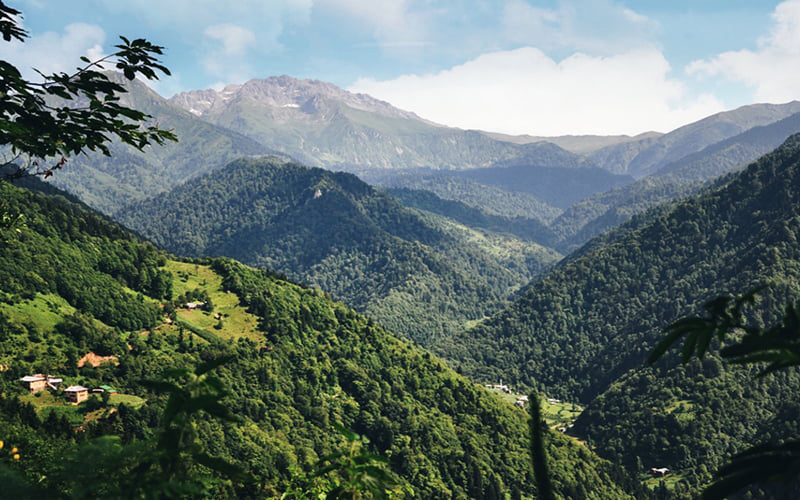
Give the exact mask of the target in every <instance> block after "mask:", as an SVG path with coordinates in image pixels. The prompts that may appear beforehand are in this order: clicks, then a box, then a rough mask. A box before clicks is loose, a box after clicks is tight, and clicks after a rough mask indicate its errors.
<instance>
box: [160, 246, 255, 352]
mask: <svg viewBox="0 0 800 500" xmlns="http://www.w3.org/2000/svg"><path fill="white" fill-rule="evenodd" d="M166 269H167V270H168V271H170V272H171V273H172V274H173V276H175V279H174V281H173V283H172V290H173V294H174V295H175V296H178V295H182V294H184V293H186V292H188V291H191V290H194V289H196V288H200V289H203V290H206V291H207V292H208V295H209V297H210V298H211V303H212V304H213V306H214V310H213V311H200V310H193V311H190V310H188V309H179V310H178V313H177V316H178V319H179V320H180V321H181V322H183V323H185V324H186V325H187V326H188V327H190V328H192V329H198V330H206V331H208V332H210V333H212V334H213V335H215V336H217V337H220V338H222V339H226V340H232V339H237V338H239V337H245V338H248V339H250V340H253V341H255V342H259V343H264V334H263V333H262V332H260V331H259V330H258V318H257V317H256V316H254V315H252V314H250V313H248V312H247V311H246V310H245V308H244V307H242V306H241V305H239V297H238V296H237V295H236V294H235V293H228V292H227V291H225V290H223V289H222V277H221V276H219V275H218V274H216V273H215V272H214V271H213V270H211V268H210V267H208V266H203V265H199V264H191V263H186V262H176V261H169V262H168V263H167V265H166ZM215 314H218V315H219V318H216V317H215Z"/></svg>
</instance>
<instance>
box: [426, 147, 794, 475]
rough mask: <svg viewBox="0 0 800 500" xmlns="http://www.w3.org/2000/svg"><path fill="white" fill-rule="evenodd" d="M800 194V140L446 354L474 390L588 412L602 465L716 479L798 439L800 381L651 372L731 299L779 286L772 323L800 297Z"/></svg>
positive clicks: (607, 244)
mask: <svg viewBox="0 0 800 500" xmlns="http://www.w3.org/2000/svg"><path fill="white" fill-rule="evenodd" d="M798 185H800V135H795V136H792V137H791V138H789V139H788V140H787V141H786V142H785V143H784V144H783V145H782V146H781V147H780V148H778V149H777V150H775V151H774V152H772V153H770V154H768V155H766V156H764V157H763V158H761V159H760V160H759V161H757V162H756V163H754V164H752V165H750V166H749V167H747V168H746V169H745V170H744V171H743V172H741V173H738V174H735V175H729V176H727V177H725V178H723V179H722V180H720V181H718V182H717V183H716V184H715V185H714V186H713V187H710V188H708V189H705V190H704V191H702V192H701V193H700V194H698V195H697V196H695V197H692V198H689V199H687V200H685V201H683V202H680V203H676V204H673V205H671V206H668V207H663V208H660V209H658V210H656V211H653V212H650V213H647V214H644V215H643V216H639V217H636V218H634V219H633V220H632V221H630V222H629V223H627V224H626V225H623V226H622V227H620V228H619V229H617V230H615V231H613V232H612V233H611V234H610V235H608V236H605V237H604V238H603V239H602V240H601V241H600V242H598V243H593V242H590V243H589V244H588V245H586V246H585V247H584V248H583V249H581V250H580V251H579V252H577V253H576V254H573V255H572V256H570V257H569V258H567V259H566V260H565V261H563V262H562V263H561V264H559V266H557V268H556V269H554V270H553V271H552V272H550V273H548V274H547V275H546V276H544V277H542V278H540V279H538V280H536V281H534V282H533V283H531V284H530V285H529V287H528V288H527V290H526V291H525V292H524V293H523V294H522V296H521V297H520V298H519V300H517V301H516V302H515V303H514V304H513V305H511V306H510V307H508V308H507V309H505V310H504V311H503V312H501V313H498V314H496V315H494V316H493V317H492V318H491V319H490V320H487V321H486V322H484V323H483V324H481V325H478V326H476V327H475V328H472V329H470V330H466V331H464V332H462V333H460V334H458V335H456V336H455V337H452V338H449V339H442V340H441V341H440V342H439V343H438V344H437V346H436V349H435V350H436V352H438V353H440V354H442V355H444V356H445V357H446V358H448V359H450V360H452V362H453V363H454V364H455V366H457V368H458V369H459V370H461V371H463V372H464V373H467V374H468V375H470V376H471V377H472V378H473V379H474V380H478V381H481V380H494V379H497V378H500V377H502V378H503V379H504V380H508V381H511V382H512V383H515V384H524V385H526V386H529V387H537V388H541V389H544V390H545V391H547V392H548V393H551V394H555V395H557V397H559V396H560V397H564V398H570V399H575V400H577V401H580V402H582V403H584V404H587V405H588V408H587V410H586V411H585V412H584V413H583V414H582V415H581V417H580V418H579V419H578V422H576V425H575V431H576V433H577V435H579V436H581V437H583V438H586V439H590V440H591V441H592V442H593V443H594V444H595V446H596V447H597V450H598V452H599V453H600V454H601V455H602V456H605V457H607V458H611V459H614V460H617V461H619V462H621V463H624V464H626V465H627V466H629V467H631V468H632V469H635V468H636V467H637V466H636V465H635V464H637V463H639V464H640V463H642V462H643V463H644V464H652V465H649V466H651V467H652V466H661V465H658V464H665V465H666V464H669V465H666V466H668V467H671V468H674V469H676V470H677V471H678V472H679V473H680V474H682V477H685V478H686V479H687V481H688V482H689V484H702V483H704V482H707V481H708V480H709V479H710V472H713V471H714V470H715V468H716V467H718V466H719V465H721V464H722V463H724V461H725V460H727V458H728V457H730V455H731V454H732V453H734V452H736V451H737V450H741V449H742V448H743V447H744V446H747V445H753V444H756V443H757V442H758V441H759V440H761V439H772V440H780V439H783V438H786V437H788V436H791V435H795V436H796V435H797V432H798V429H797V425H796V423H797V422H796V419H795V418H794V417H788V416H789V415H796V414H797V413H796V412H797V411H798V408H797V403H796V402H797V401H798V396H800V374H798V373H797V372H792V373H791V374H787V375H785V376H784V375H781V376H779V377H771V378H769V379H764V380H760V381H755V382H754V381H753V380H752V375H753V373H754V372H753V371H752V370H743V369H735V368H733V367H728V368H727V369H726V368H725V367H723V365H722V363H721V362H720V361H719V359H718V358H717V357H714V356H711V357H710V358H709V359H706V360H704V361H703V362H691V363H689V364H688V365H686V366H685V367H684V366H680V365H679V364H678V362H677V361H676V360H675V358H674V357H673V358H671V359H669V360H666V361H663V362H662V363H661V364H659V365H657V366H656V367H655V368H652V369H651V368H644V367H642V362H643V360H644V358H645V357H646V356H647V354H648V353H649V352H650V351H651V350H652V348H653V346H654V345H655V343H656V342H657V341H658V340H659V339H660V338H661V336H662V333H661V330H662V328H663V327H664V326H666V325H668V324H669V323H671V322H672V321H674V320H676V319H677V318H679V317H683V316H686V315H689V314H692V313H695V312H696V311H697V310H698V308H699V306H700V305H701V304H702V303H703V302H705V301H706V300H708V299H710V298H713V297H715V296H717V295H719V294H721V293H742V292H744V291H745V290H748V289H750V288H752V287H754V286H755V285H758V284H762V283H771V284H772V286H771V287H770V289H769V290H768V291H765V292H764V293H763V299H762V300H761V301H760V303H759V305H758V306H757V307H755V308H753V309H752V314H753V319H754V320H757V321H759V322H763V323H768V322H770V321H771V320H774V319H775V318H777V317H779V316H780V315H781V314H782V309H783V306H784V304H786V303H787V302H788V301H792V300H796V299H798V298H800V291H798V289H797V282H798V279H799V278H800V247H798V245H797V238H798V236H800V225H798V217H797V214H798V213H800V192H798V190H797V189H796V186H798ZM731 403H732V404H731ZM722 407H724V408H725V411H720V408H722ZM637 457H638V459H637ZM700 464H703V466H702V467H700V466H699V465H700Z"/></svg>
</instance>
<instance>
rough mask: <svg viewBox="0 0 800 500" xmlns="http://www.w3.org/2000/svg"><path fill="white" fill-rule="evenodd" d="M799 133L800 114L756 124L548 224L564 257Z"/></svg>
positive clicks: (573, 208)
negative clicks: (600, 235)
mask: <svg viewBox="0 0 800 500" xmlns="http://www.w3.org/2000/svg"><path fill="white" fill-rule="evenodd" d="M798 132H800V113H796V114H793V115H790V116H788V117H786V118H784V119H782V120H779V121H777V122H774V123H771V124H769V125H763V126H757V127H753V128H750V129H748V130H747V131H745V132H742V133H741V134H738V135H735V136H733V137H730V138H728V139H725V140H722V141H720V142H717V143H714V144H712V145H710V146H708V147H706V148H705V149H703V150H702V151H699V152H697V153H692V154H690V155H688V156H686V157H684V158H681V159H680V160H678V161H675V162H672V163H669V164H667V165H665V166H663V167H661V168H660V169H659V170H658V171H656V172H655V173H653V174H652V175H649V176H647V177H644V178H642V179H639V180H638V181H636V182H634V183H631V184H628V185H625V186H621V187H618V188H614V189H610V190H608V191H605V192H603V193H600V194H596V195H594V196H592V197H589V198H587V199H585V200H583V201H580V202H578V203H575V204H574V205H572V206H571V207H569V208H568V209H567V210H565V211H564V212H563V213H562V214H561V215H560V216H559V217H558V218H557V219H555V220H554V221H552V222H551V223H550V227H551V228H552V230H553V231H554V232H555V233H557V234H558V235H559V238H558V239H557V240H555V241H553V242H552V243H551V246H553V247H555V248H558V249H559V251H561V252H563V253H568V252H569V251H570V250H572V249H575V248H577V247H578V246H580V245H582V244H583V243H585V242H586V241H588V240H589V239H590V238H592V237H593V236H596V235H598V234H601V233H603V232H605V231H608V230H610V229H611V228H613V227H616V226H618V225H619V224H622V223H623V222H625V221H627V220H628V219H630V218H631V217H632V216H633V215H634V214H637V213H641V212H644V211H645V210H646V209H647V208H649V207H652V206H655V205H657V204H659V203H665V202H668V201H671V200H675V199H678V198H681V197H685V196H688V195H690V194H692V193H694V192H697V191H698V190H699V189H701V188H702V187H703V186H704V185H705V184H706V183H707V182H709V181H711V180H712V179H715V178H717V177H719V176H720V175H723V174H725V173H728V172H730V171H733V170H736V169H737V168H741V167H743V166H745V165H746V164H747V163H749V162H752V161H754V160H756V159H757V158H758V157H760V156H762V155H764V154H766V153H768V152H769V151H772V150H773V149H775V148H776V147H778V146H779V145H780V144H781V143H783V142H784V141H785V140H786V138H787V137H789V136H790V135H792V134H796V133H798Z"/></svg>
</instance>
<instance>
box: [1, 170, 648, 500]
mask: <svg viewBox="0 0 800 500" xmlns="http://www.w3.org/2000/svg"><path fill="white" fill-rule="evenodd" d="M0 194H2V199H3V200H4V202H5V209H6V210H8V211H9V213H11V212H13V213H18V214H22V216H23V217H24V222H25V224H24V225H23V226H21V227H18V229H19V232H17V231H16V230H15V229H14V228H8V227H5V226H4V227H3V228H1V229H0V241H2V244H0V277H2V279H0V299H2V300H0V366H2V371H0V394H2V395H0V428H2V429H3V436H2V437H3V441H4V442H5V443H7V445H8V446H7V449H10V447H11V446H14V447H15V452H16V451H17V450H18V451H19V453H20V455H21V459H20V460H18V461H15V463H14V464H13V465H14V467H13V469H12V468H10V467H6V464H3V465H2V467H0V473H2V474H3V478H4V490H5V489H6V488H8V487H11V488H13V487H14V486H15V485H18V484H19V483H16V484H15V481H23V480H24V479H23V478H28V480H29V481H30V483H31V484H35V485H36V486H37V487H39V488H45V489H47V491H48V492H49V493H48V496H51V495H52V496H78V495H79V494H80V492H87V491H97V492H101V491H104V490H103V489H102V486H100V485H102V481H108V477H107V475H101V476H98V475H97V470H95V467H100V469H102V470H105V467H108V466H109V464H108V463H103V464H99V463H96V462H97V460H99V459H102V457H104V456H110V455H113V456H114V457H117V458H121V459H122V461H121V462H118V463H117V462H115V463H114V465H113V466H114V467H115V472H116V473H118V474H125V473H126V471H127V470H128V468H130V467H132V466H131V460H136V459H137V458H136V457H137V456H139V455H138V454H141V453H142V452H143V450H145V449H146V446H147V445H146V443H147V442H148V439H149V438H150V437H151V436H152V435H153V432H154V427H155V426H156V425H158V421H159V420H160V418H159V415H160V414H161V413H162V412H163V411H164V407H165V403H166V401H165V398H164V397H163V396H161V395H158V394H156V393H154V392H152V391H151V390H150V389H147V388H146V387H145V386H144V385H143V384H141V380H143V379H153V378H156V377H158V376H159V375H160V374H161V373H163V372H165V371H170V372H174V371H175V369H179V368H183V367H192V366H196V365H197V364H198V363H200V362H201V361H207V360H210V359H215V358H218V357H220V356H223V355H230V356H232V360H231V361H229V362H228V363H227V364H223V365H222V366H220V367H219V368H217V369H215V374H216V375H217V376H218V377H219V379H220V380H221V381H222V382H223V383H224V384H225V385H226V386H228V387H229V388H230V390H231V396H229V397H227V398H226V399H225V400H223V404H224V405H225V406H226V407H228V408H229V409H230V410H231V411H232V412H233V413H234V414H235V415H236V416H237V417H238V419H239V420H238V421H237V422H224V423H223V422H221V421H219V420H217V419H214V418H203V417H198V418H197V420H196V422H195V425H196V428H197V432H196V439H197V440H198V444H200V445H201V446H203V447H204V449H205V450H208V452H209V453H211V454H212V455H214V456H217V457H220V458H223V459H225V460H228V461H230V462H232V463H234V464H236V465H238V466H240V467H242V468H243V469H244V470H245V471H246V472H247V473H248V474H249V475H251V476H252V478H253V480H252V481H247V482H239V481H234V482H232V483H226V482H223V486H222V487H223V488H224V489H223V490H222V491H221V492H219V494H220V495H222V496H228V497H236V498H265V497H275V496H279V495H280V494H281V492H282V491H284V488H285V487H286V486H287V484H288V482H289V480H290V477H291V475H292V470H293V469H294V468H298V469H300V470H309V469H310V467H311V465H312V464H313V463H315V462H316V460H317V459H318V457H320V456H323V455H325V454H327V453H329V452H331V451H332V450H337V449H338V447H340V446H345V443H343V442H342V441H343V440H341V439H339V438H337V437H336V436H337V434H336V432H335V431H334V430H333V429H332V425H333V424H336V425H342V426H345V427H346V428H349V429H352V430H354V431H356V432H358V433H360V434H363V435H364V436H366V437H367V438H368V439H369V442H370V443H371V444H370V445H369V446H370V450H371V451H372V452H377V453H380V454H382V455H385V456H387V457H388V458H389V462H388V463H389V466H390V467H391V468H392V469H393V470H394V471H395V473H397V474H398V475H399V476H400V478H401V480H402V481H403V483H404V484H407V485H409V486H410V487H411V488H413V491H414V492H415V494H416V495H417V496H419V497H421V498H465V497H472V498H503V497H504V496H505V495H506V494H512V495H516V496H517V497H530V496H531V495H533V494H534V487H533V479H532V477H531V471H530V465H529V463H530V462H529V459H528V450H527V448H528V445H527V442H528V437H527V433H526V429H527V425H526V423H525V417H526V414H525V412H524V411H521V410H519V409H516V408H514V407H513V406H512V405H511V404H510V403H509V402H507V401H504V400H501V399H500V398H499V397H497V396H496V395H495V394H493V393H491V392H490V391H488V390H487V389H485V388H483V387H481V386H478V385H476V384H474V383H472V382H470V381H468V380H467V379H465V378H464V377H463V376H460V375H458V374H456V373H455V372H454V371H453V370H451V369H450V368H448V367H447V366H446V365H445V364H444V363H443V362H441V361H440V360H438V359H437V358H436V357H434V356H432V355H431V354H430V353H428V352H425V351H423V350H422V349H420V348H419V347H416V346H413V345H411V344H409V343H408V342H406V341H403V340H399V339H398V338H397V337H395V336H393V335H392V334H391V333H389V332H387V331H386V330H384V329H383V328H382V327H380V326H378V325H376V324H375V323H373V322H372V321H371V320H369V319H367V318H365V317H363V316H360V315H359V314H357V313H355V312H354V311H352V310H351V309H348V308H346V307H345V306H344V305H342V304H340V303H335V302H333V301H331V300H330V299H329V298H328V297H327V296H326V295H325V294H324V293H322V292H319V291H317V290H314V289H309V288H304V287H301V286H298V285H294V284H292V283H289V282H287V281H285V280H283V279H281V278H280V277H279V276H277V275H275V274H273V273H270V272H267V271H258V270H254V269H251V268H247V267H245V266H243V265H241V264H239V263H237V262H235V261H232V260H229V259H214V260H205V261H190V260H176V259H175V258H174V257H171V256H169V255H167V254H165V253H164V252H162V251H160V250H157V249H156V248H155V247H154V246H153V245H151V244H149V243H146V242H144V241H142V240H141V239H140V238H138V237H136V236H134V235H132V234H131V233H129V232H127V231H126V230H124V229H123V228H122V227H120V226H119V225H117V224H115V223H113V222H111V221H109V220H108V219H106V218H105V217H103V216H100V215H98V214H97V213H95V212H92V211H91V210H89V209H88V208H86V206H85V205H82V204H79V203H75V202H72V201H69V200H68V199H67V198H65V197H63V196H59V195H55V196H54V195H44V194H39V193H35V192H31V191H28V190H24V189H20V188H17V187H14V186H10V185H8V184H7V183H0ZM191 301H195V302H197V301H203V302H204V306H203V307H204V308H205V309H204V310H200V309H191V308H190V307H189V306H187V305H186V304H187V302H191ZM87 360H88V361H87ZM34 373H44V374H48V375H52V376H57V377H59V378H62V379H63V383H64V385H79V384H80V385H83V386H86V387H89V388H93V387H98V386H106V387H108V388H109V389H112V388H113V389H114V392H115V393H112V394H111V395H110V397H108V398H106V397H105V396H104V397H103V398H102V399H100V398H97V397H96V396H94V397H92V398H90V400H89V401H87V402H84V403H81V404H79V405H71V404H69V403H67V402H66V401H65V399H64V391H63V386H62V389H53V390H50V389H45V390H43V391H41V392H38V393H36V394H32V393H30V391H28V390H27V389H24V388H23V386H22V384H21V383H20V380H19V379H20V378H21V377H23V376H25V375H30V374H34ZM117 393H118V394H117ZM106 396H107V395H106ZM108 435H116V436H118V438H119V441H118V442H115V441H109V440H99V441H95V440H94V438H97V437H100V436H108ZM87 440H89V442H88V444H87V446H82V445H81V443H86V442H87ZM115 443H118V444H115ZM546 443H547V450H548V453H549V455H550V457H551V460H552V462H551V470H552V473H553V482H554V484H555V488H556V492H557V493H558V495H559V496H560V497H562V498H574V497H576V496H581V497H589V496H591V497H602V498H631V497H632V495H631V493H628V492H626V491H625V490H624V489H623V487H621V486H620V485H619V484H618V481H619V482H623V483H624V482H626V481H627V480H626V476H625V474H624V473H622V472H621V471H619V470H618V469H617V468H615V467H614V466H612V465H611V464H610V463H608V462H607V461H603V460H600V459H598V458H597V457H596V456H595V455H594V454H593V453H592V452H590V451H589V450H588V449H587V448H585V447H583V446H581V445H579V444H577V443H575V442H574V441H572V440H570V439H568V438H565V437H563V436H560V435H557V434H555V433H551V432H548V433H547V435H546ZM120 446H122V447H121V448H120ZM348 446H350V445H348ZM124 450H127V452H125V451H124ZM121 452H122V454H120V453H121ZM98 453H99V454H98ZM9 457H10V456H9ZM123 457H124V458H123ZM204 463H205V462H204ZM134 464H135V462H134ZM19 474H21V476H20V475H19ZM104 476H105V477H104ZM112 477H113V475H112ZM89 478H91V481H89ZM112 480H114V481H118V480H119V478H116V479H112ZM137 486H140V485H137ZM631 486H632V487H633V485H631ZM5 491H6V492H7V490H5ZM631 491H632V492H633V491H635V490H631Z"/></svg>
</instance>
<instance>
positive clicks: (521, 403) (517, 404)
mask: <svg viewBox="0 0 800 500" xmlns="http://www.w3.org/2000/svg"><path fill="white" fill-rule="evenodd" d="M514 406H519V407H520V408H524V407H525V401H523V400H521V399H518V400H516V401H515V402H514Z"/></svg>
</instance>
